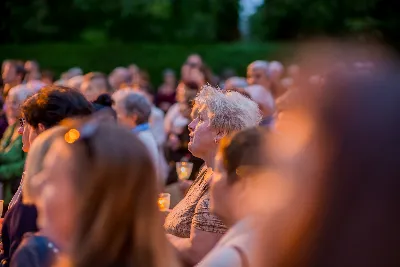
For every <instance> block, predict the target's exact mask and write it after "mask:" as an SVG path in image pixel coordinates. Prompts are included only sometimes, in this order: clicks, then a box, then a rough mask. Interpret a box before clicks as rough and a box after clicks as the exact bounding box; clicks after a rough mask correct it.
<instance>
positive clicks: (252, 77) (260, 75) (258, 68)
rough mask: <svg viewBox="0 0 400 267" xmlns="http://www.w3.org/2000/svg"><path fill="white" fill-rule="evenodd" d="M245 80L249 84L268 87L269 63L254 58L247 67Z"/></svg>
mask: <svg viewBox="0 0 400 267" xmlns="http://www.w3.org/2000/svg"><path fill="white" fill-rule="evenodd" d="M247 82H248V84H249V85H255V84H258V85H261V86H264V87H265V88H267V89H269V87H270V80H269V64H268V62H267V61H264V60H256V61H254V62H252V63H251V64H250V65H249V66H248V67H247Z"/></svg>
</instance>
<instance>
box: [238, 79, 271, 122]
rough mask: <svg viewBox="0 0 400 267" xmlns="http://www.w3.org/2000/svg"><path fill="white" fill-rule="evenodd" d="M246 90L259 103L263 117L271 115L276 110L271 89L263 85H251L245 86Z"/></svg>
mask: <svg viewBox="0 0 400 267" xmlns="http://www.w3.org/2000/svg"><path fill="white" fill-rule="evenodd" d="M245 91H246V93H247V94H249V96H250V98H251V99H252V100H253V101H254V102H256V103H257V104H258V106H259V108H260V110H261V113H262V115H263V117H267V116H270V115H272V114H273V113H274V112H275V101H274V98H273V96H272V94H271V92H270V91H269V90H267V89H265V88H264V87H263V86H261V85H250V86H248V87H246V88H245Z"/></svg>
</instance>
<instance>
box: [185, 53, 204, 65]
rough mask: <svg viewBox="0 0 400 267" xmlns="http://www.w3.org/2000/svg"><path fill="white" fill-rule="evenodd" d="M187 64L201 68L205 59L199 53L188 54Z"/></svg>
mask: <svg viewBox="0 0 400 267" xmlns="http://www.w3.org/2000/svg"><path fill="white" fill-rule="evenodd" d="M185 64H187V65H189V66H191V67H197V68H200V67H201V66H203V59H202V58H201V56H200V55H199V54H191V55H189V56H188V58H187V60H186V63H185Z"/></svg>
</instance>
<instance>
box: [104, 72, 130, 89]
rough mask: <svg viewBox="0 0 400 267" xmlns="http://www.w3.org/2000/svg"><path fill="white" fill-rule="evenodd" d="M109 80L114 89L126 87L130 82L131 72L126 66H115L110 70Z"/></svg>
mask: <svg viewBox="0 0 400 267" xmlns="http://www.w3.org/2000/svg"><path fill="white" fill-rule="evenodd" d="M109 82H110V84H111V86H112V87H113V88H114V89H115V90H118V89H122V88H123V87H128V86H129V84H130V83H131V73H130V72H129V70H128V69H127V68H124V67H117V68H115V69H114V70H113V71H112V72H111V74H110V76H109Z"/></svg>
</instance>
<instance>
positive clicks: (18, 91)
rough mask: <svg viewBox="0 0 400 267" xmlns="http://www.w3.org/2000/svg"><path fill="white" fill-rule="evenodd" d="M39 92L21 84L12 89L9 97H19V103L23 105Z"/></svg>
mask: <svg viewBox="0 0 400 267" xmlns="http://www.w3.org/2000/svg"><path fill="white" fill-rule="evenodd" d="M37 91H39V89H37V90H35V89H34V88H31V87H28V86H27V84H20V85H17V86H14V87H13V88H11V89H10V91H9V92H8V96H15V97H17V99H18V101H19V102H20V103H22V102H24V101H25V100H26V99H27V98H28V97H30V96H31V95H34V94H35V93H36V92H37Z"/></svg>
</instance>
